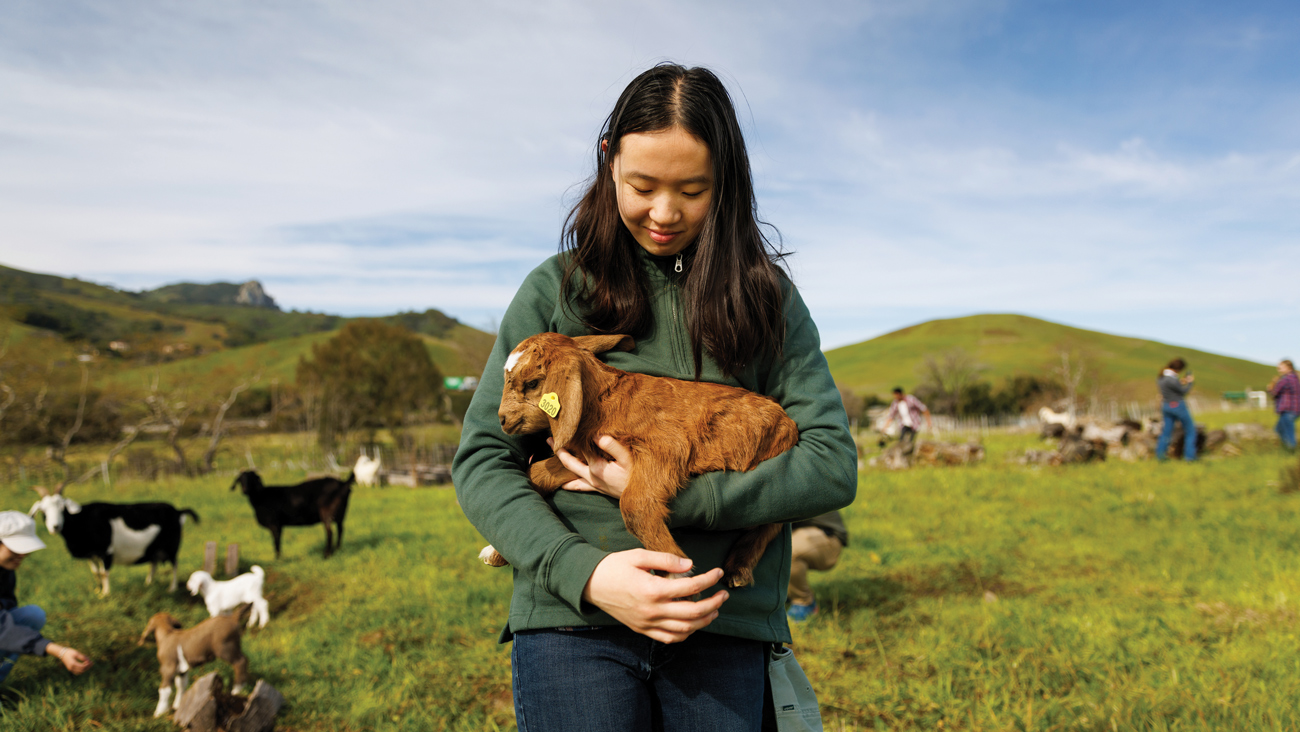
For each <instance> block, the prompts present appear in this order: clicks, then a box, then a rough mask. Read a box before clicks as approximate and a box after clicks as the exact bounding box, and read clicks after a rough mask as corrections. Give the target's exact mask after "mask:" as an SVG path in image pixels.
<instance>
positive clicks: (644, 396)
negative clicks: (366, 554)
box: [480, 333, 799, 587]
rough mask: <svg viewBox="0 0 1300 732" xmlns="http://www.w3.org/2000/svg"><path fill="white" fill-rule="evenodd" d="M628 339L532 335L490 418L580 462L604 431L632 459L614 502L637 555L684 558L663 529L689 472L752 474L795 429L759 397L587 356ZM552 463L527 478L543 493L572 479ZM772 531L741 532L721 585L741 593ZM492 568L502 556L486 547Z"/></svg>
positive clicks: (510, 362)
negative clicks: (639, 547) (547, 440)
mask: <svg viewBox="0 0 1300 732" xmlns="http://www.w3.org/2000/svg"><path fill="white" fill-rule="evenodd" d="M634 345H635V344H634V342H633V340H632V338H630V337H629V336H623V335H609V336H579V337H577V338H570V337H568V336H565V335H561V334H559V333H541V334H539V335H535V336H532V337H531V338H528V339H526V340H524V341H523V342H522V343H520V344H519V346H518V347H516V348H515V350H514V351H513V352H511V354H510V357H509V358H508V359H507V360H506V364H505V370H506V374H505V388H504V389H503V391H502V394H501V408H500V410H499V411H498V412H497V416H499V417H500V419H501V429H502V430H503V431H504V432H505V433H506V434H509V435H525V434H533V433H537V432H544V431H547V430H549V431H550V433H551V436H552V437H553V438H554V444H555V447H556V449H559V448H564V449H566V450H568V451H569V452H570V453H572V454H573V455H574V456H576V457H577V458H578V459H580V460H582V461H583V462H590V461H591V460H592V458H594V457H597V456H604V454H603V453H602V452H601V451H600V450H599V449H598V448H597V447H596V444H595V443H596V440H597V439H598V438H599V437H600V436H602V435H609V436H611V437H613V438H614V439H615V440H617V441H618V442H619V443H621V444H622V445H623V446H625V447H626V448H627V449H628V451H629V452H630V453H631V455H632V466H631V470H630V472H629V475H628V483H627V487H626V488H625V489H624V491H623V496H622V498H621V499H620V502H619V508H620V510H621V512H622V514H623V523H624V524H626V525H627V529H628V531H630V532H631V533H632V535H633V536H635V537H636V538H637V539H639V540H640V541H641V543H642V544H643V545H645V547H646V548H647V549H650V550H652V551H659V552H669V553H671V554H676V555H677V556H679V557H685V556H686V554H685V552H683V551H682V549H681V547H679V546H678V545H677V542H676V541H674V540H673V537H672V534H671V533H669V531H668V525H667V519H668V515H669V509H668V504H669V502H670V501H671V500H672V498H673V497H674V496H675V495H677V492H678V491H679V490H681V488H682V486H684V485H685V484H686V481H687V479H688V478H690V477H691V476H696V475H701V474H703V473H708V472H712V471H716V470H735V471H748V470H753V469H754V467H755V466H756V465H758V464H759V463H760V462H762V461H764V460H767V459H768V458H771V457H774V456H776V455H779V454H781V453H782V452H785V451H786V450H788V449H790V448H791V447H793V446H794V445H795V443H797V442H798V441H799V429H798V427H797V426H796V425H795V423H794V420H792V419H790V417H789V416H787V415H786V413H785V410H783V409H781V406H780V405H779V404H777V403H776V402H775V401H773V400H772V399H769V398H768V397H765V396H762V395H759V394H755V393H753V392H750V391H746V390H744V389H739V388H736V387H732V386H725V385H723V384H711V383H704V382H698V381H682V380H680V379H670V378H665V377H655V376H647V375H645V374H634V373H628V372H626V371H620V370H619V369H616V368H614V367H612V366H608V365H606V364H604V363H602V362H601V361H600V359H598V358H596V354H598V353H604V352H605V351H610V350H615V349H617V350H622V351H630V350H631V349H632V348H633V346H634ZM576 477H577V476H575V475H574V474H573V473H572V472H570V471H569V470H568V469H566V468H565V467H564V466H563V465H562V464H561V463H560V459H559V458H557V457H551V458H548V459H546V460H543V461H540V462H537V463H534V464H533V465H532V467H531V468H530V469H529V472H528V478H529V480H530V481H531V482H532V484H533V485H534V486H535V487H536V488H537V490H538V492H540V493H541V494H543V495H550V494H552V493H554V492H555V491H556V490H558V489H559V488H560V487H561V486H563V485H564V484H565V483H567V482H569V481H570V480H573V479H574V478H576ZM780 533H781V525H780V524H767V525H764V526H756V527H754V528H751V529H749V530H748V531H746V532H745V533H744V534H742V535H741V536H740V538H739V539H737V540H736V543H735V544H734V545H733V546H732V547H731V550H730V552H728V554H727V558H726V560H725V561H724V562H723V567H722V569H723V571H724V572H725V573H726V574H725V576H724V581H726V583H727V585H728V586H729V587H743V586H745V585H747V584H750V583H751V582H752V581H753V569H754V565H756V564H758V560H759V559H761V558H762V556H763V552H764V550H766V549H767V545H768V544H769V543H770V542H771V541H772V540H773V539H774V538H776V537H777V536H779V535H780ZM480 556H481V557H482V558H483V561H484V562H486V563H488V564H491V565H493V566H504V565H505V564H506V560H505V559H504V558H503V557H501V555H500V554H498V553H497V552H496V551H495V550H494V549H492V548H491V547H488V548H487V549H485V550H484V551H483V553H482V554H481V555H480Z"/></svg>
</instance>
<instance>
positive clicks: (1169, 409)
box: [1156, 358, 1196, 462]
mask: <svg viewBox="0 0 1300 732" xmlns="http://www.w3.org/2000/svg"><path fill="white" fill-rule="evenodd" d="M1185 368H1187V362H1186V361H1184V360H1183V359H1181V358H1175V359H1174V360H1172V361H1170V362H1169V365H1167V366H1165V368H1164V370H1162V371H1161V372H1160V376H1159V377H1158V378H1157V379H1156V387H1157V388H1159V389H1160V413H1161V414H1163V415H1164V418H1165V425H1164V427H1163V428H1162V429H1161V430H1160V439H1159V440H1156V459H1157V460H1165V459H1166V457H1167V455H1168V450H1169V441H1170V439H1171V438H1172V437H1173V435H1174V424H1175V423H1181V424H1182V425H1183V459H1184V460H1187V461H1188V462H1191V461H1192V460H1195V459H1196V424H1195V423H1194V422H1192V410H1190V409H1188V408H1187V392H1189V391H1191V390H1192V387H1193V386H1195V385H1196V377H1195V376H1193V375H1191V374H1188V375H1187V376H1183V377H1180V376H1179V375H1178V373H1179V372H1180V371H1182V370H1183V369H1185Z"/></svg>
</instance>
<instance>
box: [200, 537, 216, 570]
mask: <svg viewBox="0 0 1300 732" xmlns="http://www.w3.org/2000/svg"><path fill="white" fill-rule="evenodd" d="M203 571H204V572H207V573H208V574H209V575H213V574H216V573H217V542H215V541H209V542H208V543H207V544H204V545H203Z"/></svg>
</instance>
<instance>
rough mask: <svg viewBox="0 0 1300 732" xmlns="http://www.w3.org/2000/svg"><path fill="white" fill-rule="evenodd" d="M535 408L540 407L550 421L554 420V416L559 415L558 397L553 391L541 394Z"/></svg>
mask: <svg viewBox="0 0 1300 732" xmlns="http://www.w3.org/2000/svg"><path fill="white" fill-rule="evenodd" d="M537 406H539V407H541V408H542V411H543V412H546V414H547V416H549V417H550V418H551V419H555V415H557V414H559V413H560V397H559V396H558V395H557V394H556V393H555V392H553V391H552V392H549V393H546V394H543V395H542V400H541V401H540V402H538V403H537Z"/></svg>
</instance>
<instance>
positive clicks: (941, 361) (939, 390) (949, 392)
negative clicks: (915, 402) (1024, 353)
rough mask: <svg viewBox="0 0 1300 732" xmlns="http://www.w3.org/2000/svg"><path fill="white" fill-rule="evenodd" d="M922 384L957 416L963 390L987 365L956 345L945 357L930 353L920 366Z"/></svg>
mask: <svg viewBox="0 0 1300 732" xmlns="http://www.w3.org/2000/svg"><path fill="white" fill-rule="evenodd" d="M917 370H918V372H919V375H920V377H921V383H922V384H923V385H925V386H926V387H928V388H929V389H930V390H932V391H933V393H934V394H935V399H936V400H937V401H938V402H939V404H937V405H936V406H939V407H942V408H943V409H944V411H946V412H947V413H948V414H951V415H956V414H957V409H958V406H959V405H960V402H961V394H962V391H964V390H965V389H966V387H968V386H970V385H971V384H974V383H975V382H976V381H978V380H979V377H980V374H982V373H984V371H985V370H986V367H985V366H984V365H983V364H981V363H979V362H977V361H976V360H975V357H974V356H972V355H970V354H969V353H967V352H966V351H965V350H963V349H961V348H954V349H952V350H950V351H948V352H946V353H944V354H943V355H942V356H939V357H935V356H933V355H928V356H926V357H925V360H923V361H922V362H921V366H920V367H919V368H918V369H917Z"/></svg>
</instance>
